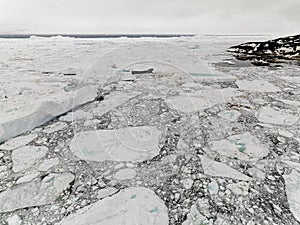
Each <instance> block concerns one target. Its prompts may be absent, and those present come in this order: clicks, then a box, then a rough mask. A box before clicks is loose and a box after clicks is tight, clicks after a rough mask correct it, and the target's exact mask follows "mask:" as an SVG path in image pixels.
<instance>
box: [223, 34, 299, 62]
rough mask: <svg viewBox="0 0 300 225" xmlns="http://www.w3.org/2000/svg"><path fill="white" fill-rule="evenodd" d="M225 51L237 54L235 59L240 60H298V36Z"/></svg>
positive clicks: (245, 44)
mask: <svg viewBox="0 0 300 225" xmlns="http://www.w3.org/2000/svg"><path fill="white" fill-rule="evenodd" d="M227 51H228V52H232V53H238V55H237V56H236V57H237V59H240V60H249V59H250V60H251V59H258V60H260V61H261V60H263V61H267V62H268V63H278V62H279V61H278V59H293V60H300V35H295V36H288V37H284V38H277V39H274V40H269V41H264V42H247V43H244V44H241V45H236V46H232V47H230V48H228V50H227ZM260 65H261V64H260ZM265 65H267V64H265Z"/></svg>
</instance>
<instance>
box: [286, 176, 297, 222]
mask: <svg viewBox="0 0 300 225" xmlns="http://www.w3.org/2000/svg"><path fill="white" fill-rule="evenodd" d="M283 178H284V181H285V192H286V195H287V199H288V203H289V206H290V210H291V212H292V213H293V215H294V217H295V218H296V219H297V220H298V222H300V173H299V172H297V171H296V170H293V171H292V172H291V174H289V175H284V176H283Z"/></svg>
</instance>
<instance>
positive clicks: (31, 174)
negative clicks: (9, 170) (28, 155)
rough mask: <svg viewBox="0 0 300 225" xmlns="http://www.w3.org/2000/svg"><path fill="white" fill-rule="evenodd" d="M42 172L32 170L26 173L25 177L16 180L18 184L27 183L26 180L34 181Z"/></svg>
mask: <svg viewBox="0 0 300 225" xmlns="http://www.w3.org/2000/svg"><path fill="white" fill-rule="evenodd" d="M40 174H41V173H40V172H38V171H36V170H34V171H31V172H29V173H27V174H25V175H24V176H23V177H21V178H19V179H18V180H17V181H16V184H21V183H26V182H29V181H32V180H33V179H35V178H37V177H38V176H39V175H40Z"/></svg>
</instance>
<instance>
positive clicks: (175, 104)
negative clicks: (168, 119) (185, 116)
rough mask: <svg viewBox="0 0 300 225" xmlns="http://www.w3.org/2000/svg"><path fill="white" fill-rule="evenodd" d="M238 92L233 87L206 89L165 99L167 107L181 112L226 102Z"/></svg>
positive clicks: (199, 109)
mask: <svg viewBox="0 0 300 225" xmlns="http://www.w3.org/2000/svg"><path fill="white" fill-rule="evenodd" d="M239 94H240V93H239V92H238V91H237V90H235V89H233V88H226V89H207V90H201V91H198V92H196V93H181V94H179V95H176V96H171V97H169V98H167V99H166V103H167V104H168V106H169V107H171V108H173V109H175V110H179V111H181V112H185V113H190V112H194V111H201V110H204V109H206V108H209V107H212V106H214V105H216V104H222V103H226V102H227V101H228V100H230V99H231V98H232V97H234V96H238V95H239Z"/></svg>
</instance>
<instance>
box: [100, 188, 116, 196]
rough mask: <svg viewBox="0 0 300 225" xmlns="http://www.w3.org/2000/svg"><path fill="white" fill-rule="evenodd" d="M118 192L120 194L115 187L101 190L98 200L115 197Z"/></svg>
mask: <svg viewBox="0 0 300 225" xmlns="http://www.w3.org/2000/svg"><path fill="white" fill-rule="evenodd" d="M116 192H118V189H116V188H114V187H108V188H104V189H101V190H99V191H98V194H97V198H98V199H102V198H105V197H107V196H110V195H113V194H115V193H116Z"/></svg>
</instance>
